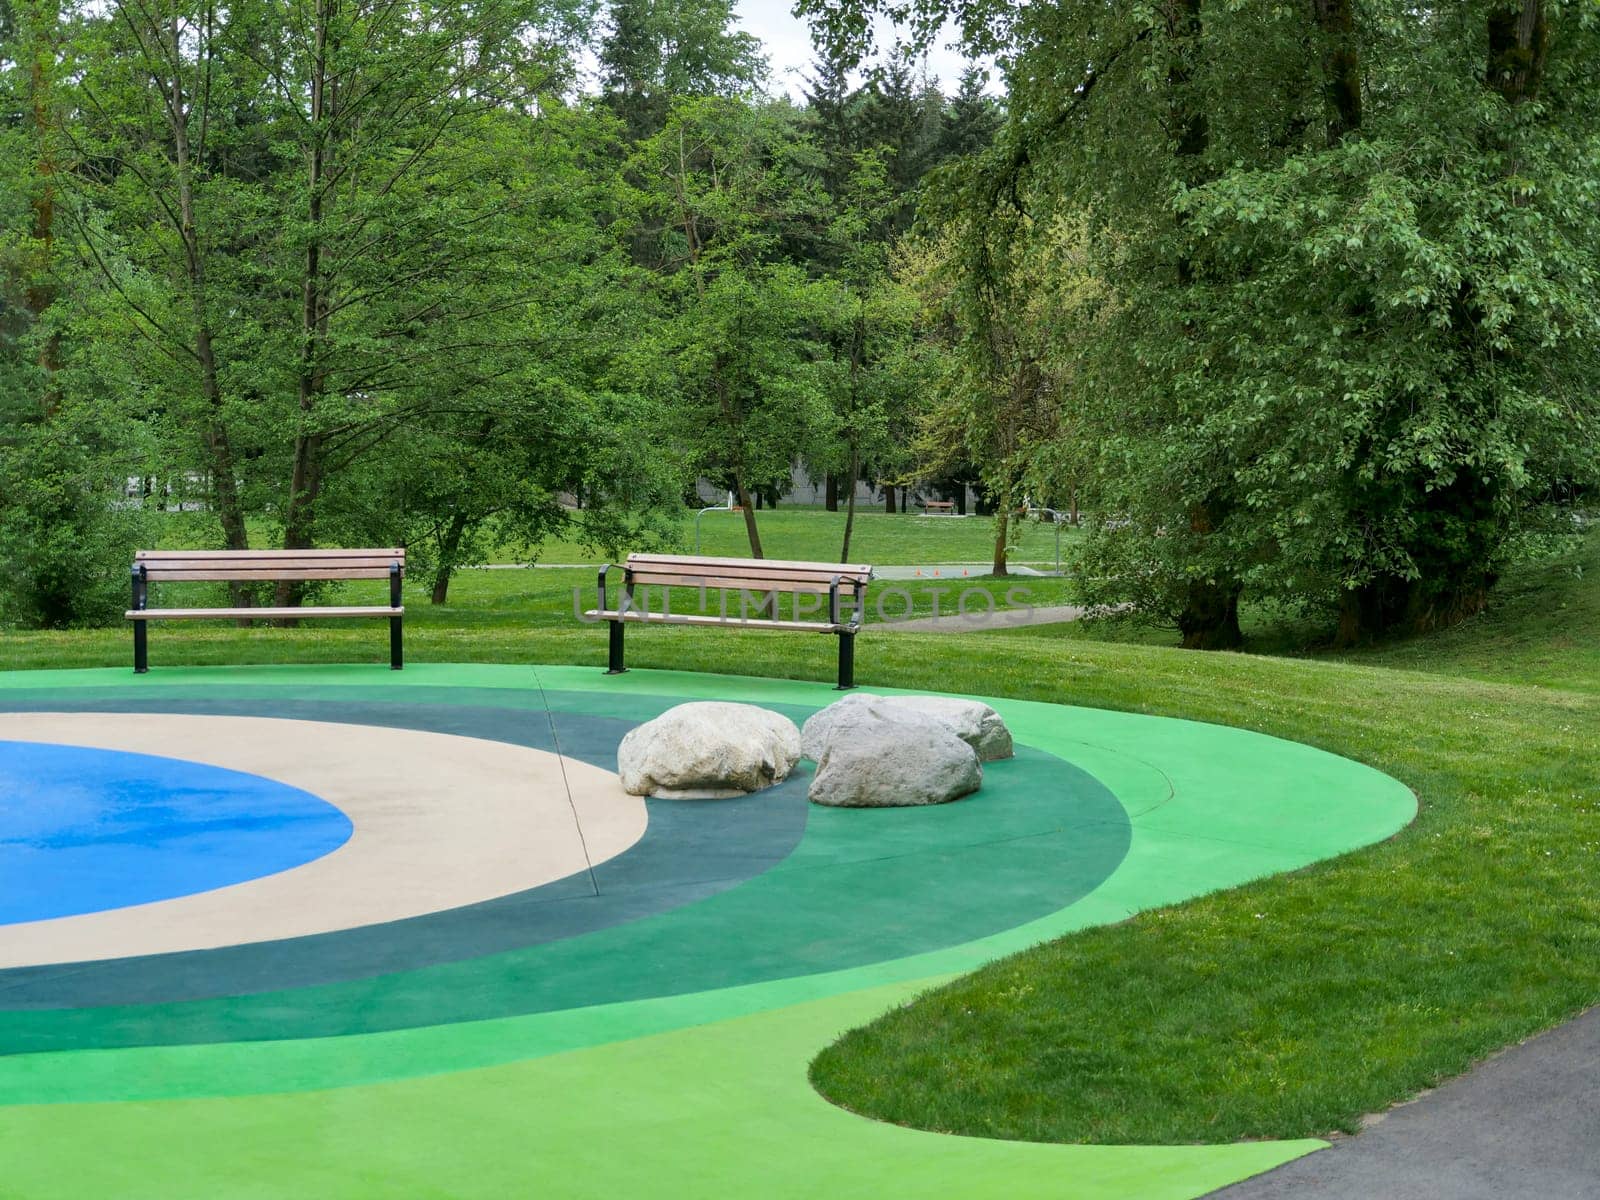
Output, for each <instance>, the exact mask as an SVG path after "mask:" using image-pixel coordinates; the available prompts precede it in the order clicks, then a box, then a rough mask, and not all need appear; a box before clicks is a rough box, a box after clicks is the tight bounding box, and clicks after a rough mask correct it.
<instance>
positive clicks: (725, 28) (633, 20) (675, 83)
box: [599, 0, 766, 141]
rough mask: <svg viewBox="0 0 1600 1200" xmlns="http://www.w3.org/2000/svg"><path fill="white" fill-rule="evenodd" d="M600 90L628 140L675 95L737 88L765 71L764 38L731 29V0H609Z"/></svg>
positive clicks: (644, 133) (734, 92)
mask: <svg viewBox="0 0 1600 1200" xmlns="http://www.w3.org/2000/svg"><path fill="white" fill-rule="evenodd" d="M599 57H600V79H601V86H602V88H603V89H604V90H603V92H602V95H603V96H604V98H605V101H606V103H607V104H608V105H610V106H611V108H612V110H613V111H614V112H615V113H616V114H617V116H618V117H620V118H621V119H622V122H623V125H624V128H625V129H626V132H627V136H628V139H629V140H630V141H640V140H642V139H644V138H647V137H649V136H650V135H651V134H653V133H655V132H657V131H658V130H660V128H661V126H662V124H663V123H664V122H665V121H666V117H667V112H668V110H669V109H670V108H671V106H672V102H673V101H674V100H675V99H676V98H677V97H680V96H738V95H742V94H744V93H746V92H749V91H751V90H753V89H754V88H755V87H756V86H758V85H759V84H760V83H761V81H762V79H763V77H764V76H765V75H766V60H765V58H764V57H763V56H762V54H761V43H760V42H759V41H758V40H757V39H756V38H755V37H754V36H753V35H751V34H748V33H744V32H741V31H736V30H735V29H734V13H733V0H611V4H610V8H609V14H608V21H607V27H606V31H605V37H604V39H603V40H602V41H601V44H600V54H599Z"/></svg>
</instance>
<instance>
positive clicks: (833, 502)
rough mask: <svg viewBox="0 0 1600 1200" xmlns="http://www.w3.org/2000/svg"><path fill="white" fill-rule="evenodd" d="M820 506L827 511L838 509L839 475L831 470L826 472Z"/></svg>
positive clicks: (836, 510)
mask: <svg viewBox="0 0 1600 1200" xmlns="http://www.w3.org/2000/svg"><path fill="white" fill-rule="evenodd" d="M822 507H823V508H825V509H827V510H828V511H829V512H838V511H839V477H838V476H837V475H835V474H834V473H833V472H832V471H829V472H828V475H827V480H826V482H825V483H824V484H823V494H822Z"/></svg>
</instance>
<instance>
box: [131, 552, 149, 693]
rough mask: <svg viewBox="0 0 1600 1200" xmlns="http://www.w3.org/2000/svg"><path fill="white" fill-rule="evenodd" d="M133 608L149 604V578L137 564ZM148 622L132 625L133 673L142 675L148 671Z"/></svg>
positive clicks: (135, 566)
mask: <svg viewBox="0 0 1600 1200" xmlns="http://www.w3.org/2000/svg"><path fill="white" fill-rule="evenodd" d="M132 581H133V608H134V609H135V611H137V610H139V609H142V608H145V607H147V606H148V604H149V594H150V593H149V587H150V582H149V578H148V576H147V575H146V573H145V569H144V568H143V567H142V566H140V565H139V564H138V563H134V564H133V576H132ZM149 625H150V622H148V621H135V622H134V623H133V673H134V674H135V675H143V674H144V673H145V672H146V671H148V670H149V669H150V640H149V639H150V633H149Z"/></svg>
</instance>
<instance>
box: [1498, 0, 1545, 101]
mask: <svg viewBox="0 0 1600 1200" xmlns="http://www.w3.org/2000/svg"><path fill="white" fill-rule="evenodd" d="M1549 42H1550V34H1549V30H1548V28H1547V27H1546V24H1545V15H1544V0H1520V3H1518V2H1516V0H1505V2H1503V3H1501V4H1500V5H1499V6H1498V7H1496V8H1495V9H1494V11H1492V12H1491V13H1490V14H1489V61H1488V66H1487V69H1486V71H1485V76H1484V79H1485V82H1486V83H1488V85H1489V86H1490V87H1492V88H1493V89H1494V90H1495V91H1497V92H1499V93H1500V95H1501V96H1503V97H1505V99H1506V102H1507V103H1508V104H1521V103H1522V102H1523V101H1524V100H1532V99H1534V98H1535V97H1536V96H1538V94H1539V88H1540V87H1541V86H1542V85H1543V83H1544V63H1545V53H1546V51H1547V50H1548V49H1549Z"/></svg>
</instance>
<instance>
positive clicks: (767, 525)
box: [160, 508, 1081, 569]
mask: <svg viewBox="0 0 1600 1200" xmlns="http://www.w3.org/2000/svg"><path fill="white" fill-rule="evenodd" d="M844 522H845V514H844V513H843V512H837V513H830V512H826V511H824V510H822V509H820V508H777V509H764V510H762V511H759V512H757V513H756V523H757V526H758V528H759V529H760V531H761V543H762V550H763V552H764V553H765V554H766V557H768V558H788V559H797V560H799V561H802V562H838V561H839V550H840V548H841V546H842V544H843V538H844ZM249 532H250V544H251V545H252V546H255V547H257V548H260V549H268V548H271V547H273V546H275V545H276V544H277V543H276V541H275V540H274V539H275V538H276V537H277V536H278V531H276V530H274V529H273V528H272V527H271V526H270V525H268V524H267V523H266V522H264V521H252V522H251V524H250V531H249ZM1012 533H1013V535H1014V537H1013V540H1012V543H1011V550H1010V554H1011V561H1012V562H1015V563H1025V564H1029V565H1032V566H1035V567H1041V568H1049V569H1054V567H1055V561H1056V532H1055V526H1053V525H1052V524H1050V523H1049V522H1039V521H1032V520H1021V521H1017V522H1015V523H1014V525H1013V528H1012ZM1080 535H1081V531H1080V530H1077V529H1074V528H1073V527H1072V526H1070V525H1063V526H1062V528H1061V553H1062V557H1063V558H1064V559H1065V558H1068V557H1070V555H1071V548H1072V544H1073V543H1074V541H1076V540H1077V538H1078V537H1079V536H1080ZM216 537H217V533H216V529H215V522H213V521H211V520H210V519H209V518H208V517H206V516H205V515H203V514H188V513H183V514H180V513H174V514H171V515H170V517H169V518H168V519H167V520H166V521H165V529H164V532H163V534H162V537H161V539H160V540H161V544H162V545H163V546H164V547H170V548H172V549H180V548H184V547H190V546H199V545H207V544H209V541H211V540H214V539H215V538H216ZM668 551H670V552H673V553H680V554H689V553H693V552H694V516H693V514H692V513H689V512H686V513H685V514H684V516H683V519H682V521H681V522H680V523H679V527H678V540H677V544H675V545H673V546H671V547H668ZM699 552H700V553H702V554H709V555H717V556H722V557H729V558H748V557H749V555H750V541H749V538H748V537H747V536H746V534H745V528H744V517H743V515H742V514H740V513H728V512H708V513H706V514H705V515H704V516H703V517H701V518H700V551H699ZM605 558H606V556H605V555H604V554H603V553H602V552H601V551H599V550H597V549H596V548H595V547H593V546H586V545H584V544H583V543H581V542H574V541H567V540H564V539H561V538H556V539H552V540H551V541H548V542H546V543H545V544H544V545H542V546H540V547H539V550H538V561H539V562H544V563H554V564H578V563H582V564H589V563H594V564H599V563H602V562H604V561H605ZM525 559H526V555H525V554H524V553H523V552H522V551H520V550H519V549H517V548H515V547H510V546H506V547H502V548H500V549H498V550H496V551H495V552H494V553H493V554H491V555H490V556H489V560H490V561H491V562H497V563H513V562H522V561H525ZM850 561H851V562H858V563H871V564H873V565H881V566H928V565H932V564H935V563H969V564H979V565H983V566H987V565H988V564H990V563H992V562H993V561H994V520H993V518H991V517H978V516H968V517H924V516H922V515H921V514H920V513H895V514H894V515H892V516H891V515H889V514H887V513H884V512H881V511H875V510H873V509H862V510H858V511H857V512H856V520H855V527H854V530H853V531H852V533H851V538H850Z"/></svg>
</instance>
